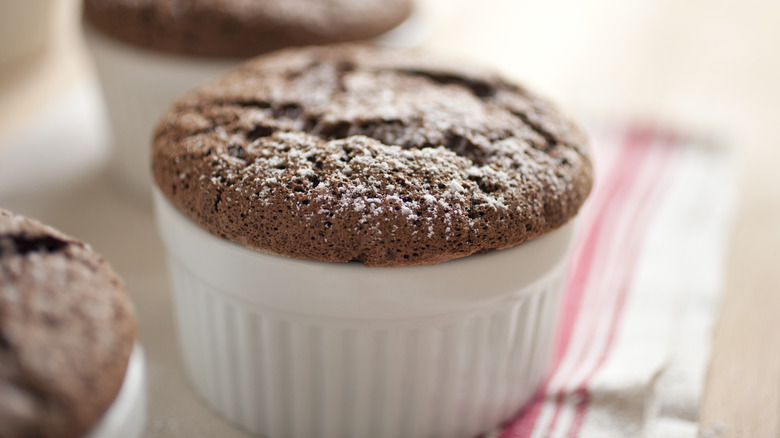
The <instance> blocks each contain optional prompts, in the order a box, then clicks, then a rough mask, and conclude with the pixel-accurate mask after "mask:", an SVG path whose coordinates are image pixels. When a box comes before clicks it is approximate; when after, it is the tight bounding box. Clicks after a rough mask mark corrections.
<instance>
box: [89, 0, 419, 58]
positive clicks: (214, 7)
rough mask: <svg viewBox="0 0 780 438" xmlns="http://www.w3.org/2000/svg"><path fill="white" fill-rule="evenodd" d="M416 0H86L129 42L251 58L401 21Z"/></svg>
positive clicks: (93, 20) (102, 25) (92, 19)
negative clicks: (412, 1)
mask: <svg viewBox="0 0 780 438" xmlns="http://www.w3.org/2000/svg"><path fill="white" fill-rule="evenodd" d="M411 10H412V4H411V0H329V1H321V0H85V2H84V17H85V19H86V21H87V22H89V23H90V24H91V25H92V26H93V27H94V28H96V29H98V30H99V31H101V32H102V33H104V34H107V35H109V36H111V37H113V38H116V39H118V40H120V41H124V42H126V43H129V44H133V45H137V46H141V47H145V48H149V49H154V50H159V51H164V52H172V53H179V54H186V55H198V56H213V57H242V58H246V57H249V56H254V55H257V54H260V53H265V52H269V51H271V50H276V49H280V48H282V47H288V46H304V45H310V44H330V43H339V42H346V41H358V40H364V39H368V38H373V37H376V36H379V35H381V34H383V33H385V32H387V31H389V30H391V29H392V28H394V27H396V26H398V25H399V24H400V23H401V22H403V21H404V20H405V19H406V18H407V17H408V16H409V14H410V13H411Z"/></svg>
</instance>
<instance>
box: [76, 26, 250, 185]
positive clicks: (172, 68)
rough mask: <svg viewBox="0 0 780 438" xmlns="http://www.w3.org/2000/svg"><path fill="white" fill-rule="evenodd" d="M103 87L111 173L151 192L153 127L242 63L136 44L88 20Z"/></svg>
mask: <svg viewBox="0 0 780 438" xmlns="http://www.w3.org/2000/svg"><path fill="white" fill-rule="evenodd" d="M84 39H85V42H86V44H87V46H88V48H89V49H90V52H91V53H92V59H93V61H94V64H95V70H96V72H97V75H98V79H99V80H100V84H101V87H102V89H103V97H104V101H105V105H106V110H107V113H108V118H109V122H110V124H111V131H112V134H113V141H114V145H113V148H112V167H113V170H114V171H113V172H112V175H113V177H114V178H115V180H116V181H117V183H118V184H119V186H120V188H122V189H123V190H124V191H126V192H127V193H129V194H131V195H133V196H135V197H137V198H140V199H144V200H148V199H149V198H150V197H151V187H152V183H151V181H152V180H151V176H150V175H149V166H150V165H149V148H148V146H147V145H148V144H149V143H150V142H151V138H152V134H153V133H154V128H155V126H156V125H157V122H158V121H159V120H160V117H161V116H162V114H163V113H164V112H165V110H167V109H168V107H170V106H171V104H172V103H173V102H174V101H175V100H176V99H178V98H179V97H181V95H182V94H184V93H186V92H187V91H189V90H190V89H192V88H194V87H196V86H198V85H201V84H203V83H204V82H206V81H208V80H209V79H212V78H214V77H216V76H219V75H220V74H222V73H224V72H226V71H228V70H229V69H231V68H233V67H235V66H237V65H238V64H240V60H225V59H214V58H196V57H187V56H180V55H173V54H170V53H162V52H155V51H153V50H146V49H143V48H137V47H134V46H131V45H129V44H124V43H122V42H119V41H116V40H113V39H111V38H110V37H107V36H104V35H102V34H100V33H99V32H98V31H96V30H94V29H92V28H91V27H90V26H89V25H88V24H86V23H85V24H84Z"/></svg>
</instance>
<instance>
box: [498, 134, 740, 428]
mask: <svg viewBox="0 0 780 438" xmlns="http://www.w3.org/2000/svg"><path fill="white" fill-rule="evenodd" d="M592 132H593V135H592V143H593V148H594V152H595V156H596V169H597V181H596V186H595V188H594V192H593V194H592V197H591V199H590V200H589V201H588V203H587V204H586V206H585V207H584V209H583V212H582V214H581V215H580V218H581V221H580V230H579V238H578V241H577V244H576V245H575V248H574V251H573V257H572V260H571V264H570V267H569V271H568V279H567V288H566V292H565V296H564V306H563V308H562V311H561V315H560V325H559V336H558V347H557V350H556V353H555V358H554V365H553V370H552V373H551V375H550V377H549V378H548V380H547V381H546V382H545V383H544V385H543V387H542V389H541V390H540V392H539V394H538V395H537V397H536V398H535V399H534V400H533V401H532V403H531V404H530V406H528V407H527V408H526V409H525V410H524V411H523V412H521V413H520V414H519V415H518V417H517V418H516V419H514V420H513V421H511V422H510V423H509V424H508V425H506V426H505V427H504V428H503V430H501V431H497V432H495V433H494V434H491V435H492V436H496V437H500V438H548V437H549V438H576V437H582V438H588V437H599V438H601V437H604V438H606V437H620V438H623V437H650V438H655V437H659V438H660V437H665V438H676V437H680V438H688V437H690V438H693V437H695V436H696V434H697V417H698V408H699V399H700V396H701V391H702V387H703V380H704V376H705V373H706V366H707V363H708V358H709V343H710V337H711V332H712V326H713V323H714V320H715V315H716V314H717V303H718V297H719V293H720V291H721V289H722V285H723V283H722V280H723V278H722V277H723V269H722V268H723V266H724V259H725V253H726V250H727V247H728V241H729V234H730V233H729V231H730V229H731V220H732V211H733V204H734V198H735V193H736V190H735V187H734V186H735V178H734V172H733V161H734V160H733V159H732V156H731V154H730V153H729V152H728V150H727V149H725V148H723V147H722V146H719V145H718V144H717V143H715V142H711V141H705V140H702V139H701V138H697V137H691V136H686V135H682V134H679V133H676V132H673V131H669V130H661V129H654V128H651V127H638V126H632V127H629V128H627V129H617V130H616V129H602V130H593V131H592Z"/></svg>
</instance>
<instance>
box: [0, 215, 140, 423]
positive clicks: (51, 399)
mask: <svg viewBox="0 0 780 438" xmlns="http://www.w3.org/2000/svg"><path fill="white" fill-rule="evenodd" d="M135 331H136V326H135V319H134V316H133V312H132V309H131V305H130V301H129V298H128V296H127V294H126V292H125V289H124V286H123V285H122V283H121V282H120V280H119V279H118V278H117V276H116V274H114V272H113V271H112V270H111V268H110V267H109V265H108V264H107V263H106V262H105V261H104V260H103V259H102V258H101V257H100V256H98V255H97V254H95V253H94V252H93V251H92V250H91V249H90V247H89V246H87V245H85V244H84V243H81V242H78V241H76V240H73V239H72V238H70V237H67V236H64V235H63V234H61V233H59V232H57V231H55V230H53V229H51V228H49V227H46V226H44V225H42V224H40V223H38V222H35V221H31V220H28V219H25V218H22V217H20V216H15V215H13V214H11V213H9V212H8V211H5V210H2V209H0V437H1V438H29V437H35V438H78V437H83V436H84V435H85V434H86V433H87V432H88V431H89V430H90V429H91V428H92V427H93V426H94V425H95V424H96V423H97V421H98V420H99V419H100V418H101V416H102V415H103V413H104V412H105V411H106V409H107V408H108V407H109V405H111V403H112V402H113V400H114V398H115V397H116V395H117V393H118V391H119V389H120V386H121V384H122V382H123V380H124V375H125V371H126V369H127V365H128V361H129V358H130V353H131V350H132V348H133V342H134V339H135Z"/></svg>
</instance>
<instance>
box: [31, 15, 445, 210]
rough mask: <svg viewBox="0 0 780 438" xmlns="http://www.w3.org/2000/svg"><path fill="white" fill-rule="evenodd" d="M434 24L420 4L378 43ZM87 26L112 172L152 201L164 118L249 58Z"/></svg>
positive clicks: (402, 40) (400, 43)
mask: <svg viewBox="0 0 780 438" xmlns="http://www.w3.org/2000/svg"><path fill="white" fill-rule="evenodd" d="M34 1H35V2H37V1H41V0H34ZM429 23H430V20H429V19H428V17H427V15H426V12H425V11H424V10H423V9H422V8H416V9H415V12H414V13H413V14H412V15H411V16H410V17H409V19H407V20H406V21H405V22H404V23H402V24H401V25H399V26H398V27H397V28H395V29H393V30H392V31H390V32H388V33H387V34H385V35H383V36H381V37H379V38H377V39H376V40H375V42H376V43H377V44H379V45H384V46H391V47H411V46H414V45H417V44H419V43H420V41H421V40H422V39H423V38H424V37H425V35H427V33H429V30H430V26H429ZM83 28H84V40H85V42H86V44H87V47H88V48H89V50H90V52H91V53H92V58H93V61H94V65H95V70H96V72H97V75H98V79H99V80H100V84H101V87H102V90H103V97H104V101H105V105H106V110H107V112H108V118H109V122H110V124H111V130H112V132H113V141H114V147H113V148H112V161H111V162H112V167H113V172H111V175H112V177H113V178H114V179H115V180H116V182H117V183H118V186H119V187H120V188H121V189H123V191H125V192H126V193H128V194H130V195H132V196H134V197H136V198H139V199H142V200H148V199H149V197H150V193H151V192H150V191H151V186H152V185H151V177H150V171H149V155H150V152H149V146H148V145H149V144H150V143H151V141H152V135H153V132H154V128H155V126H156V125H157V122H158V121H159V120H160V116H162V114H163V113H164V112H165V110H167V109H168V108H169V107H170V106H171V104H172V103H173V102H174V101H175V100H176V99H178V98H179V97H181V96H182V95H183V94H184V93H186V92H187V91H189V90H191V89H192V88H195V87H197V86H198V85H201V84H203V83H204V82H207V81H208V80H210V79H213V78H215V77H217V76H219V75H221V74H222V73H225V72H227V71H228V70H230V69H232V68H234V67H236V66H238V65H239V64H240V63H241V62H243V61H244V60H243V59H221V58H206V57H194V56H183V55H175V54H170V53H164V52H157V51H154V50H148V49H144V48H140V47H136V46H132V45H130V44H125V43H123V42H120V41H117V40H115V39H113V38H111V37H108V36H105V35H103V34H101V33H100V32H99V31H97V30H95V29H93V28H92V27H91V26H90V25H89V24H88V23H84V26H83Z"/></svg>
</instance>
